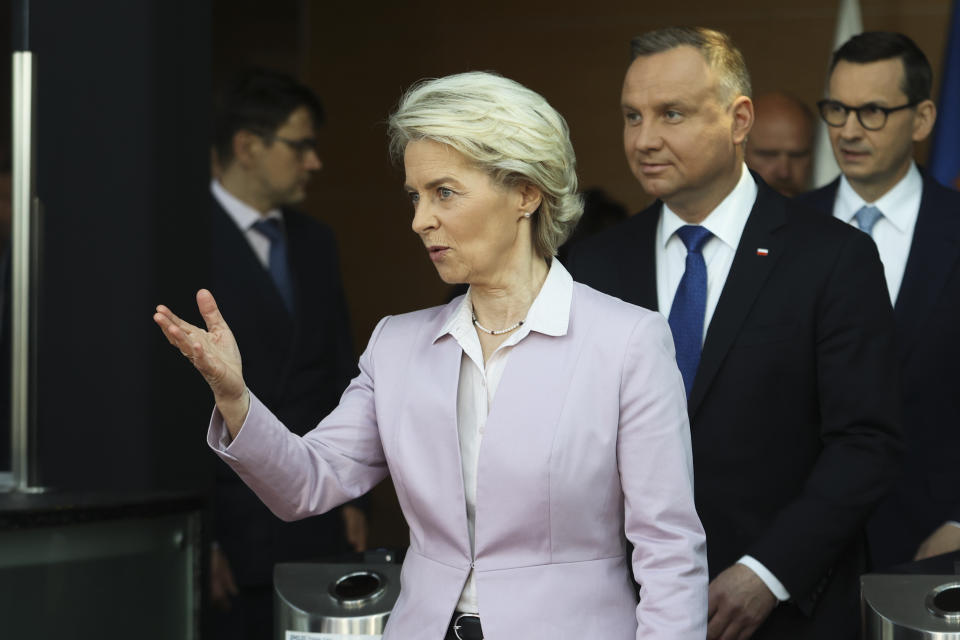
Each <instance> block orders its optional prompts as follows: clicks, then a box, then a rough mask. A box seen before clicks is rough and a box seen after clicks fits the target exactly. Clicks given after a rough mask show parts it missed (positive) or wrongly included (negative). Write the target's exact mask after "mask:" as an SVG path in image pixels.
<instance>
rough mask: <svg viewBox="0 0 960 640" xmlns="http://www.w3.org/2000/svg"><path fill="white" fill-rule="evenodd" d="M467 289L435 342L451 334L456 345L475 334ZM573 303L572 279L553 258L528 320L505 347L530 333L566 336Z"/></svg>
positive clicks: (435, 337)
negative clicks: (456, 342)
mask: <svg viewBox="0 0 960 640" xmlns="http://www.w3.org/2000/svg"><path fill="white" fill-rule="evenodd" d="M470 291H471V290H470V289H467V293H466V295H465V296H463V299H462V300H461V301H460V304H459V305H457V308H456V309H455V310H454V312H453V313H452V314H451V315H450V317H449V318H447V321H446V322H445V323H443V327H441V329H440V331H439V332H438V333H437V335H436V336H434V341H436V340H438V339H440V338H441V337H442V336H445V335H447V334H450V335H451V336H453V337H454V338H456V339H457V340H458V341H461V342H462V339H463V338H464V337H465V336H466V335H469V334H470V333H474V328H473V304H472V303H471V301H470ZM572 301H573V278H572V277H571V276H570V273H569V272H568V271H567V270H566V269H565V268H564V266H563V265H562V264H560V261H559V260H557V259H556V258H554V259H553V260H551V261H550V270H549V271H548V272H547V278H546V280H544V281H543V286H542V287H540V292H539V293H538V294H537V297H536V298H534V300H533V304H531V305H530V310H529V311H527V317H526V319H525V320H524V322H523V326H522V327H520V330H519V331H517V332H515V333H513V334H511V336H510V338H508V339H507V341H506V342H505V343H504V345H509V344H516V343H517V342H519V341H520V340H521V339H522V338H523V337H524V336H526V335H527V334H528V333H530V332H531V331H536V332H538V333H542V334H545V335H548V336H562V335H566V333H567V328H568V327H569V324H570V305H571V302H572Z"/></svg>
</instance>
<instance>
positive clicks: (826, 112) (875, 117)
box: [817, 100, 920, 131]
mask: <svg viewBox="0 0 960 640" xmlns="http://www.w3.org/2000/svg"><path fill="white" fill-rule="evenodd" d="M918 104H920V101H919V100H918V101H915V102H909V103H907V104H903V105H900V106H899V107H881V106H880V105H878V104H874V103H872V102H868V103H867V104H864V105H860V106H859V107H851V106H848V105H845V104H843V103H842V102H838V101H836V100H821V101H820V102H818V103H817V107H818V108H819V109H820V117H821V118H823V121H824V122H826V123H827V124H828V125H830V126H831V127H842V126H843V125H845V124H847V117H848V116H849V115H850V112H851V111H853V112H854V113H856V114H857V120H859V121H860V124H861V125H862V126H863V128H864V129H866V130H867V131H877V130H878V129H883V127H884V125H885V124H887V116H889V115H890V114H891V113H893V112H894V111H901V110H903V109H910V108H911V107H915V106H917V105H918Z"/></svg>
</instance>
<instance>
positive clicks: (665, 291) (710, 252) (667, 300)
mask: <svg viewBox="0 0 960 640" xmlns="http://www.w3.org/2000/svg"><path fill="white" fill-rule="evenodd" d="M756 199H757V183H756V182H755V181H754V179H753V176H752V175H750V172H749V171H748V170H747V167H746V165H743V166H741V169H740V180H739V181H737V184H736V186H735V187H734V188H733V191H731V192H730V193H729V194H728V195H727V197H726V198H724V199H723V201H722V202H721V203H720V204H719V205H717V208H716V209H714V210H713V211H711V212H710V215H708V216H707V217H706V219H705V220H704V221H703V222H701V223H700V226H703V227H706V228H707V229H708V230H709V231H710V233H712V234H713V235H712V236H711V237H710V238H709V239H708V240H707V241H706V242H705V243H704V245H703V249H702V251H701V253H702V254H703V260H704V262H706V264H707V310H706V314H705V316H704V318H703V336H701V339H703V338H704V337H706V335H707V328H708V327H709V326H710V320H711V319H712V318H713V312H714V310H715V309H716V308H717V301H718V300H719V299H720V292H721V291H723V284H724V283H725V282H726V281H727V274H728V273H730V265H731V264H733V256H734V254H736V252H737V245H739V244H740V236H741V235H743V227H744V226H746V224H747V218H748V217H749V216H750V210H751V209H753V203H754V202H755V201H756ZM686 224H687V223H686V222H684V221H683V220H682V219H681V218H680V216H678V215H677V214H675V213H674V212H673V211H671V210H670V207H668V206H667V205H666V204H664V205H663V212H662V213H661V214H660V224H659V226H658V227H657V257H656V260H657V304H658V305H659V307H660V313H662V314H663V315H664V316H665V317H667V318H669V317H670V308H671V307H672V306H673V298H674V296H675V295H676V293H677V287H678V286H680V279H681V278H683V272H684V271H686V268H687V248H686V247H685V246H684V244H683V240H681V239H680V236H678V235H677V234H676V231H677V229H679V228H680V227H682V226H684V225H686Z"/></svg>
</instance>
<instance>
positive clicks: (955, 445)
mask: <svg viewBox="0 0 960 640" xmlns="http://www.w3.org/2000/svg"><path fill="white" fill-rule="evenodd" d="M932 75H933V74H932V71H931V69H930V63H929V62H928V61H927V58H926V56H925V55H924V54H923V52H922V51H921V50H920V49H919V48H918V47H917V45H916V44H915V43H914V42H913V41H912V40H910V38H908V37H907V36H905V35H903V34H900V33H890V32H868V33H862V34H860V35H858V36H854V37H853V38H851V39H850V40H849V41H847V42H846V43H845V44H844V45H843V46H842V47H840V48H839V49H838V50H837V51H836V53H834V56H833V60H832V62H831V65H830V82H829V94H828V97H827V99H825V100H822V101H820V103H819V107H820V114H821V116H822V117H823V119H824V121H825V122H826V123H827V124H828V125H830V140H831V142H832V145H833V151H834V155H835V156H836V158H837V163H838V164H839V165H840V169H841V171H842V172H843V175H841V177H840V178H838V179H837V180H836V181H834V182H833V183H832V184H830V185H827V186H826V187H823V188H822V189H819V190H817V191H814V192H811V193H809V194H806V195H804V196H801V198H800V200H801V201H802V202H804V203H805V204H808V205H810V206H812V207H815V208H817V209H819V210H820V211H822V212H823V213H826V214H833V216H834V217H835V218H837V219H839V220H841V221H843V222H847V223H849V224H851V225H853V226H855V227H858V228H860V229H861V230H862V231H864V232H865V233H867V234H869V235H870V236H871V237H872V238H873V239H874V241H875V242H876V245H877V249H878V251H879V252H880V259H881V261H882V262H883V267H884V274H885V276H886V280H887V288H888V289H889V293H890V300H891V302H892V303H893V304H894V315H895V317H896V328H897V329H896V330H897V343H898V344H897V349H898V351H897V355H898V364H899V370H900V379H901V384H902V388H903V411H904V413H903V431H904V442H905V444H906V449H905V453H906V455H905V459H904V462H905V464H904V473H903V476H902V477H901V478H900V480H899V481H898V483H897V484H896V486H895V489H894V491H892V492H891V493H890V495H889V496H888V497H887V498H886V499H884V501H883V502H882V503H881V504H880V505H879V507H878V508H877V510H876V512H875V513H874V515H873V516H872V518H871V520H870V522H869V525H868V542H869V545H870V552H871V555H872V559H873V562H874V565H875V567H876V568H878V569H882V568H885V567H889V566H891V565H895V564H900V563H904V562H909V561H911V560H913V559H921V558H926V557H929V556H933V555H937V554H940V553H946V552H948V551H955V550H957V549H960V464H957V459H958V456H960V403H958V401H957V398H958V397H960V395H958V389H960V364H958V363H960V193H957V192H956V191H953V190H952V189H948V188H946V187H943V186H941V185H940V184H938V183H937V182H936V181H935V180H933V179H932V178H931V177H929V176H926V175H924V174H922V173H921V172H920V171H919V170H918V169H917V165H916V163H915V162H914V160H913V154H914V145H915V144H916V143H917V142H920V141H922V140H924V139H925V138H926V137H927V136H928V135H929V134H930V131H931V130H932V128H933V125H934V120H935V119H936V108H935V106H934V104H933V102H932V101H931V100H930V88H931V85H932Z"/></svg>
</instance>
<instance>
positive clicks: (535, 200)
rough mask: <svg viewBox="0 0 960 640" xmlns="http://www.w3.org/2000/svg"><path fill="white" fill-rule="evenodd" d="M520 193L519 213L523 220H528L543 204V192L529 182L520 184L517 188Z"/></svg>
mask: <svg viewBox="0 0 960 640" xmlns="http://www.w3.org/2000/svg"><path fill="white" fill-rule="evenodd" d="M519 191H520V213H521V214H522V215H523V217H525V218H529V217H530V216H531V215H533V213H534V212H535V211H536V210H537V209H539V208H540V203H541V202H543V192H542V191H540V187H538V186H537V185H535V184H533V183H531V182H522V183H520V186H519Z"/></svg>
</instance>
